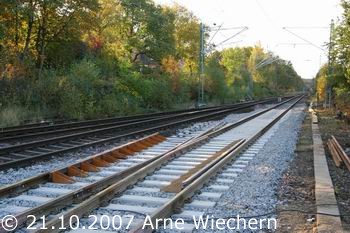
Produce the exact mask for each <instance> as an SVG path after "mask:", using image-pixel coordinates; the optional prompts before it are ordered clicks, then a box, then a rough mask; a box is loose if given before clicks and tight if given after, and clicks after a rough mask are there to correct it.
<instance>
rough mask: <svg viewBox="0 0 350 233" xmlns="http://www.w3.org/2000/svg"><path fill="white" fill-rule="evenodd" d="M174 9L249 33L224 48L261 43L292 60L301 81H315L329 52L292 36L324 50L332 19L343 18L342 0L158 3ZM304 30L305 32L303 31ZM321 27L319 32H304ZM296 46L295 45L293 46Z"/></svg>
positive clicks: (219, 37) (159, 0) (168, 0)
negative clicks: (176, 5)
mask: <svg viewBox="0 0 350 233" xmlns="http://www.w3.org/2000/svg"><path fill="white" fill-rule="evenodd" d="M155 2H156V3H160V4H167V5H171V4H173V3H174V2H176V3H178V4H180V5H182V6H185V7H186V8H188V9H189V10H191V11H192V12H193V13H194V14H195V15H196V16H197V17H199V18H200V19H201V20H202V21H203V22H204V23H205V24H207V25H213V23H216V25H220V24H222V23H223V26H222V27H223V28H227V27H241V26H242V27H243V26H247V27H248V28H249V29H248V30H247V31H245V32H243V33H242V34H240V35H238V36H237V37H235V38H233V39H232V40H230V42H236V43H231V44H228V45H225V47H234V46H247V45H254V44H256V43H259V42H260V44H261V45H262V46H263V47H264V48H265V49H266V50H269V51H272V52H274V53H275V54H276V55H278V56H280V57H281V58H283V59H285V60H290V61H291V62H292V63H293V66H294V68H295V69H296V71H297V72H298V74H299V75H301V76H302V78H313V77H314V76H315V75H316V73H317V71H318V69H319V67H320V64H323V63H325V62H326V61H327V56H326V54H327V53H326V52H323V51H322V50H320V49H319V48H316V47H314V46H312V45H310V44H307V43H306V42H305V41H303V40H301V39H299V38H297V37H296V36H294V35H292V34H291V33H289V32H287V31H285V30H283V29H282V28H283V27H297V28H288V30H290V31H292V32H293V33H295V34H297V35H299V36H301V37H303V38H304V39H306V40H308V41H310V42H312V43H313V44H314V45H316V46H319V47H323V48H324V49H326V47H325V46H324V45H325V43H327V42H328V40H329V25H330V21H331V19H335V20H337V18H339V17H340V16H341V13H342V8H341V6H340V0H155ZM300 27H304V28H300ZM305 27H318V28H305ZM238 31H239V29H236V30H231V31H221V32H220V33H218V34H217V35H216V37H215V38H214V40H213V42H214V43H216V44H218V43H220V42H221V41H223V40H224V39H226V38H228V37H230V36H231V35H233V34H235V33H237V32H238ZM291 43H292V44H295V43H296V45H295V46H294V45H292V44H291Z"/></svg>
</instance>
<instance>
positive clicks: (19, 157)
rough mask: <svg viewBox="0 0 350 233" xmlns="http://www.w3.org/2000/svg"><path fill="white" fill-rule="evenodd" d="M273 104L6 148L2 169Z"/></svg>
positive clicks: (216, 110) (244, 105)
mask: <svg viewBox="0 0 350 233" xmlns="http://www.w3.org/2000/svg"><path fill="white" fill-rule="evenodd" d="M274 100H276V98H275V99H274ZM272 101H273V99H267V100H262V101H251V102H247V103H241V104H237V105H233V106H229V107H228V106H227V107H223V108H209V109H204V110H197V111H191V112H185V113H179V114H171V115H170V116H160V117H156V118H151V119H141V120H138V121H135V122H132V123H125V124H120V125H116V126H111V127H104V128H99V129H93V130H88V131H85V132H80V133H74V134H68V135H64V136H57V137H53V138H47V139H40V140H36V141H33V142H25V143H20V144H16V145H11V146H6V147H2V148H0V169H7V168H10V167H15V166H16V167H17V166H21V165H25V164H28V163H30V162H33V161H36V160H39V159H44V158H49V157H50V156H52V155H57V154H60V153H65V152H69V151H73V150H76V149H80V148H83V147H88V146H93V145H97V144H101V143H107V142H111V141H115V140H118V139H121V138H125V137H129V136H135V135H140V134H143V133H149V132H155V131H157V130H160V129H163V128H168V127H174V126H177V125H180V124H183V123H189V122H194V121H201V120H205V119H212V118H216V117H221V116H224V115H227V114H229V113H231V112H234V111H238V110H242V109H246V108H250V107H253V106H255V105H257V104H262V103H271V102H272ZM99 127H100V126H99Z"/></svg>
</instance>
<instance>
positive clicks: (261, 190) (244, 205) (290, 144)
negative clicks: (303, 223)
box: [196, 104, 305, 232]
mask: <svg viewBox="0 0 350 233" xmlns="http://www.w3.org/2000/svg"><path fill="white" fill-rule="evenodd" d="M304 108H305V105H303V104H298V105H297V106H296V107H295V108H294V109H292V110H291V111H290V112H288V113H287V114H286V115H285V116H284V117H283V118H282V119H281V121H280V122H279V123H278V125H275V126H274V127H275V128H276V127H277V130H276V131H275V132H274V134H273V135H272V137H271V138H270V139H269V140H268V142H267V144H266V145H265V146H264V147H263V148H262V149H261V150H260V151H259V153H258V154H257V155H256V157H255V159H254V160H252V161H250V162H249V164H248V165H247V167H245V168H243V171H242V172H240V173H238V176H237V177H236V178H234V180H233V183H231V184H229V186H230V189H229V190H227V191H225V192H224V194H223V195H222V196H221V197H220V201H219V202H217V203H216V206H215V207H214V208H210V209H208V210H207V212H206V213H205V215H209V216H211V215H212V216H214V217H215V218H219V217H221V218H230V217H231V218H234V217H236V216H237V214H239V215H240V216H256V215H261V214H266V213H269V212H275V209H276V206H277V204H278V198H277V190H278V185H279V183H280V180H281V178H282V175H283V172H284V171H285V170H286V169H287V168H288V165H289V162H290V161H291V160H292V159H293V157H294V150H295V146H296V142H297V139H298V133H299V130H300V126H301V123H302V121H303V119H304V117H305V112H304V111H303V110H304ZM274 127H273V128H274ZM273 128H271V130H273ZM271 217H274V218H276V215H274V214H273V215H267V216H262V217H261V218H271ZM258 219H259V218H258ZM265 230H267V229H265ZM196 232H225V230H196ZM227 232H232V230H231V231H230V230H227ZM240 232H251V230H240Z"/></svg>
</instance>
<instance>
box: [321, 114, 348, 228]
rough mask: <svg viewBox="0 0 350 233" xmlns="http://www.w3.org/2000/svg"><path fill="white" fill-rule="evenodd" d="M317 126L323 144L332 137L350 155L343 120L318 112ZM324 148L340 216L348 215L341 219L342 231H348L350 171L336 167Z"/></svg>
mask: <svg viewBox="0 0 350 233" xmlns="http://www.w3.org/2000/svg"><path fill="white" fill-rule="evenodd" d="M317 115H318V118H319V126H320V130H321V134H322V140H323V143H324V144H326V141H327V140H328V139H329V138H330V136H331V135H334V136H335V137H336V138H337V140H338V141H339V143H340V145H341V146H342V147H343V149H344V150H345V151H346V152H347V154H348V155H349V154H350V125H349V124H347V123H346V122H345V121H343V120H338V119H336V118H335V114H334V113H332V112H331V111H329V110H318V111H317ZM325 148H326V154H327V161H328V167H329V170H330V174H331V177H332V181H333V185H334V187H335V189H334V190H335V194H336V198H337V201H338V206H339V211H340V214H341V215H349V216H344V217H342V218H341V220H342V224H343V228H344V230H350V171H348V170H347V168H346V167H345V166H344V165H343V166H342V167H339V168H338V167H336V166H335V163H334V161H333V159H332V157H331V155H330V152H329V150H328V148H327V146H326V147H325Z"/></svg>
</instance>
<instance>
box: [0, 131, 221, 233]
mask: <svg viewBox="0 0 350 233" xmlns="http://www.w3.org/2000/svg"><path fill="white" fill-rule="evenodd" d="M213 130H214V131H215V128H214V129H209V130H208V131H207V132H205V133H203V134H201V135H198V136H197V137H192V138H190V139H189V140H187V141H185V142H183V143H180V144H178V145H176V146H175V147H173V148H172V149H170V150H168V151H167V152H165V153H163V154H161V155H158V156H156V157H154V158H152V159H149V160H147V161H145V162H142V163H140V164H136V165H135V166H132V167H130V168H127V169H125V170H124V171H121V172H117V173H115V174H114V175H112V176H108V177H106V178H104V179H102V180H99V181H96V182H94V183H92V184H89V185H87V186H85V187H82V188H79V189H77V190H74V191H72V192H70V193H67V194H65V195H63V196H60V197H59V198H56V199H54V200H53V201H50V202H47V203H44V204H42V205H39V206H37V207H34V208H31V209H29V210H27V211H24V212H22V213H20V214H18V215H16V219H17V220H18V226H22V225H23V224H25V223H26V221H27V216H28V215H34V216H38V217H39V216H42V215H46V214H49V213H51V212H52V211H53V209H54V210H55V211H57V210H61V209H63V208H64V207H66V206H69V205H71V204H73V203H79V202H81V201H83V200H84V199H86V198H87V197H89V196H91V195H93V194H94V193H97V192H99V191H101V190H102V189H105V188H106V187H108V186H110V185H112V184H114V183H115V182H118V181H120V180H122V179H124V178H126V177H128V176H134V174H135V173H137V172H138V171H140V170H142V169H143V168H144V167H147V166H148V165H149V164H152V163H153V162H155V161H158V160H159V159H162V158H163V160H164V158H165V157H166V158H167V159H170V158H172V157H173V156H176V155H177V154H179V153H183V152H184V151H186V150H188V149H190V148H192V147H194V146H198V145H200V144H201V143H203V142H204V141H206V140H208V134H213ZM154 135H155V134H153V135H150V136H148V137H152V136H154ZM148 137H147V138H148ZM141 140H143V139H140V140H138V141H141ZM123 146H125V145H123ZM103 153H104V152H103ZM96 156H98V155H94V156H92V157H90V158H88V159H86V160H85V161H79V162H78V163H75V164H72V165H69V166H67V167H64V168H61V169H58V170H56V171H60V172H63V171H65V170H66V169H67V168H68V167H70V166H78V164H80V163H83V162H89V161H91V160H92V159H93V157H96ZM163 160H162V161H163ZM158 163H159V162H158ZM54 172H55V171H54ZM52 173H53V172H50V173H46V174H42V175H38V176H36V177H32V178H29V179H27V180H24V181H20V182H18V183H16V184H13V185H10V186H8V187H4V188H1V189H0V197H7V196H12V195H16V194H18V193H20V192H24V191H26V190H28V189H30V188H31V187H35V186H37V185H39V184H41V183H44V182H48V180H49V179H50V174H52ZM1 226H2V225H1V224H0V232H1V230H2V229H1Z"/></svg>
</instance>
